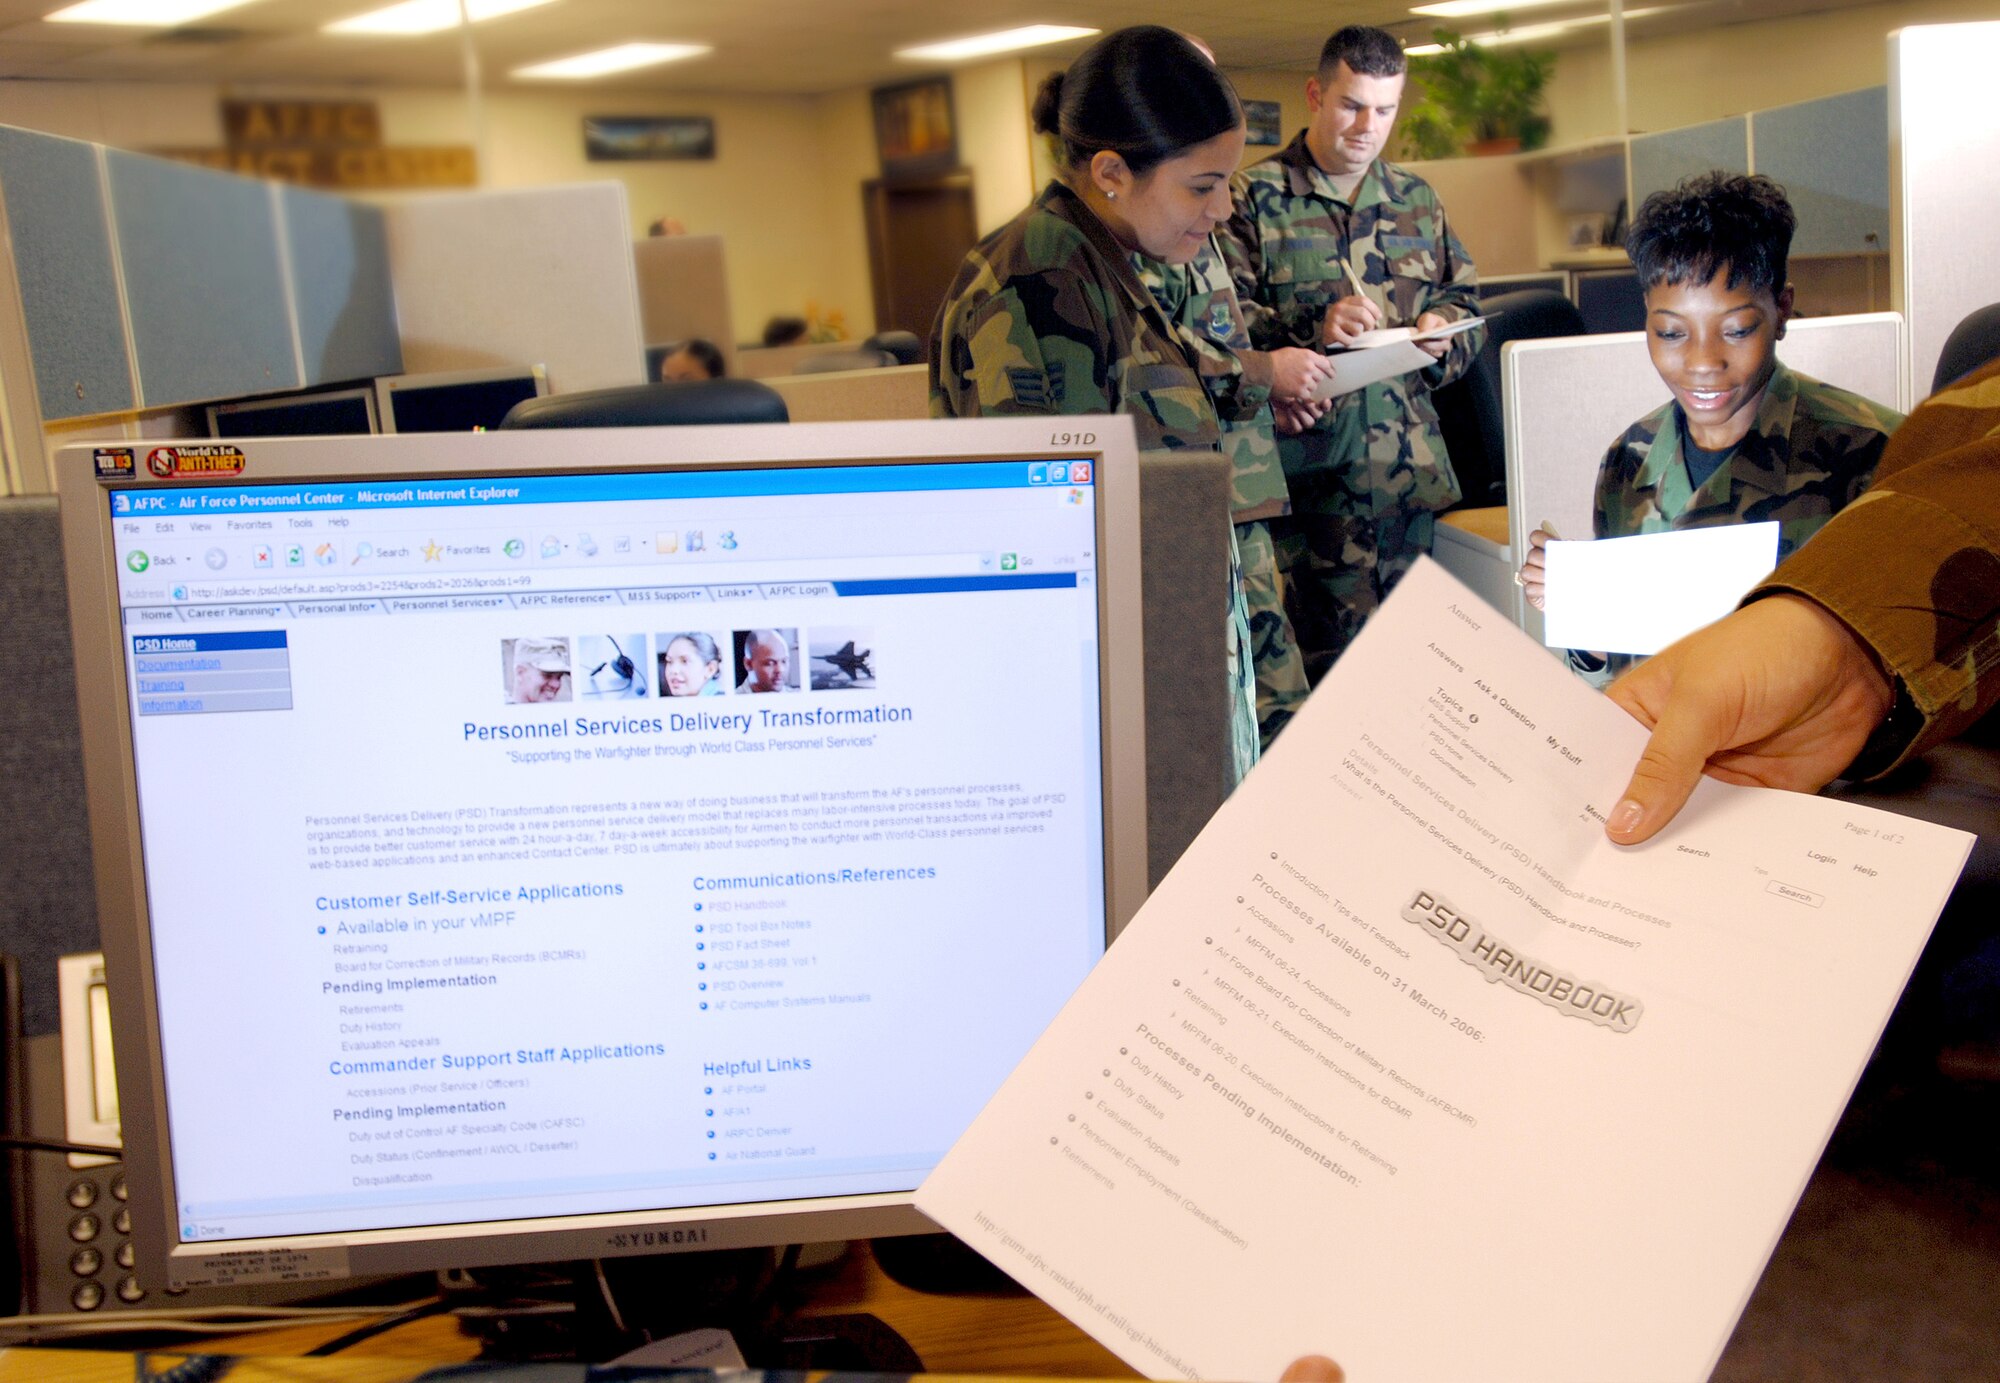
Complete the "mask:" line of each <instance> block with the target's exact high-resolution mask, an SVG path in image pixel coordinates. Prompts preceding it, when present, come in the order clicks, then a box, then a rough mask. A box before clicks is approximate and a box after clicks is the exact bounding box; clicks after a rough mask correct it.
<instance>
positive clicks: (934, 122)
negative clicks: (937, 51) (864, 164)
mask: <svg viewBox="0 0 2000 1383" xmlns="http://www.w3.org/2000/svg"><path fill="white" fill-rule="evenodd" d="M874 94H875V150H876V153H878V154H879V155H880V156H881V159H882V176H883V177H884V178H888V179H891V180H893V179H897V178H908V177H918V176H927V175H929V174H932V173H942V172H944V171H946V170H947V169H951V168H956V167H957V166H958V126H957V122H956V121H955V120H954V119H953V118H952V108H951V79H950V78H949V77H931V78H928V79H926V80H924V81H921V82H909V83H906V84H905V85H902V86H883V87H877V88H876V89H875V93H874Z"/></svg>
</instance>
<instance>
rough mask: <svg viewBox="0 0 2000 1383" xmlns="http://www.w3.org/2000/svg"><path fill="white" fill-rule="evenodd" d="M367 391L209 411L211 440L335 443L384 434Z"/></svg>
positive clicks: (216, 406)
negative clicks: (289, 439)
mask: <svg viewBox="0 0 2000 1383" xmlns="http://www.w3.org/2000/svg"><path fill="white" fill-rule="evenodd" d="M379 430H380V429H379V427H378V424H377V419H376V413H375V391H374V390H373V389H371V388H369V387H368V386H367V385H365V384H364V385H361V386H359V387H356V388H351V389H327V390H322V391H320V392H318V393H309V394H280V395H278V396H276V397H274V398H268V399H237V400H232V401H231V402H229V403H212V404H210V405H209V406H208V435H209V436H211V437H333V436H354V435H358V434H361V433H367V432H376V431H379Z"/></svg>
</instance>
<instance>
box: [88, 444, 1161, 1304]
mask: <svg viewBox="0 0 2000 1383" xmlns="http://www.w3.org/2000/svg"><path fill="white" fill-rule="evenodd" d="M1088 421H1089V424H1090V426H1089V427H1088V428H1072V427H1067V426H1066V427H1062V428H1054V429H1052V428H1051V426H1050V425H1049V423H1048V422H1047V421H1046V420H1034V421H1030V420H1026V419H1022V420H992V421H981V422H966V421H960V422H920V421H911V422H885V423H866V424H841V423H831V424H814V425H798V426H764V425H759V426H739V427H706V428H704V427H687V428H667V429H622V430H608V431H606V430H574V431H568V430H555V431H530V432H498V433H487V434H467V435H464V436H446V435H434V436H429V437H408V436H395V437H370V438H354V439H344V440H334V439H302V440H282V441H256V440H252V441H247V442H245V443H243V444H242V446H241V447H240V448H239V449H238V451H239V452H240V456H241V467H240V471H238V473H235V474H229V475H219V474H217V473H216V470H215V467H214V466H213V465H212V464H209V463H210V462H211V461H212V460H213V458H206V459H204V466H205V467H206V468H205V469H200V470H198V471H196V472H195V473H193V474H192V475H191V476H190V477H189V478H182V479H174V478H165V479H162V478H159V477H157V476H156V475H155V474H154V473H153V471H152V469H151V468H150V467H148V466H145V465H138V466H135V465H134V464H133V453H132V451H131V450H130V449H125V448H91V447H88V446H78V447H70V448H67V449H66V450H65V452H64V454H63V455H62V456H61V458H60V460H59V463H58V468H59V489H60V498H61V506H62V510H63V523H64V533H65V555H66V560H67V565H68V568H69V575H70V582H71V608H72V609H73V610H75V611H76V612H77V616H76V619H75V622H74V629H75V636H76V641H77V646H76V650H75V654H76V658H77V681H78V685H79V688H80V697H79V700H80V705H81V712H82V722H83V726H84V745H83V750H84V768H85V781H86V788H87V795H88V798H89V804H90V818H91V828H92V847H93V855H94V861H95V870H96V875H97V887H98V899H99V904H100V908H101V912H102V939H103V949H104V954H105V963H106V976H107V982H108V987H109V994H110V1000H111V1021H112V1028H113V1032H114V1035H115V1040H116V1043H117V1050H118V1054H119V1060H118V1079H119V1096H120V1107H121V1111H122V1114H123V1134H124V1146H125V1158H126V1167H127V1175H128V1180H129V1182H130V1185H131V1188H132V1200H131V1206H132V1210H133V1215H134V1221H135V1225H134V1233H135V1238H136V1240H137V1242H138V1246H139V1251H140V1255H141V1258H142V1259H143V1260H144V1266H146V1267H147V1271H148V1273H149V1275H150V1276H151V1277H152V1279H153V1280H155V1281H172V1282H175V1283H179V1284H186V1285H195V1284H202V1283H214V1282H218V1281H233V1282H257V1281H262V1280H268V1279H269V1278H271V1277H273V1276H274V1275H275V1276H282V1277H286V1278H289V1279H297V1278H299V1277H300V1276H301V1275H305V1276H311V1275H324V1276H328V1277H339V1276H342V1275H347V1274H362V1273H378V1272H393V1271H401V1270H407V1269H418V1268H426V1267H434V1266H443V1265H461V1266H476V1265H481V1264H494V1263H506V1262H522V1261H547V1260H575V1259H589V1258H596V1257H603V1256H607V1255H619V1254H634V1253H648V1252H658V1251H662V1250H684V1249H702V1248H720V1247H740V1246H754V1245H764V1244H773V1243H786V1242H796V1241H800V1240H817V1239H827V1238H845V1237H852V1236H857V1235H879V1234H893V1233H898V1232H909V1231H918V1230H924V1229H928V1228H930V1226H929V1224H928V1222H926V1221H924V1220H923V1219H922V1217H921V1216H919V1215H918V1214H917V1213H916V1212H915V1211H914V1210H913V1209H912V1208H911V1207H910V1206H909V1203H908V1201H909V1193H910V1191H911V1189H912V1188H913V1187H915V1186H916V1185H917V1183H918V1182H919V1181H920V1180H921V1178H922V1177H923V1175H924V1173H925V1171H926V1170H927V1169H928V1168H929V1167H930V1166H931V1165H932V1163H933V1162H934V1160H935V1159H936V1158H938V1157H939V1156H940V1155H941V1154H942V1153H943V1152H944V1150H945V1149H946V1148H947V1147H948V1146H949V1145H950V1144H951V1142H952V1141H953V1139H954V1138H955V1137H956V1136H957V1134H958V1133H959V1132H960V1130H961V1129H962V1128H963V1126H964V1125H965V1124H966V1123H968V1122H969V1121H970V1119H971V1118H972V1116H973V1115H974V1113H976V1112H977V1110H978V1109H979V1107H980V1105H981V1103H982V1102H983V1101H984V1100H985V1098H986V1097H987V1095H988V1094H989V1093H990V1092H991V1091H992V1090H993V1089H994V1088H995V1087H996V1086H997V1085H998V1083H999V1082H1000V1081H1001V1079H1002V1078H1004V1077H1005V1075H1006V1074H1007V1073H1008V1071H1009V1070H1010V1069H1011V1068H1012V1066H1013V1064H1014V1062H1015V1061H1016V1059H1017V1058H1018V1057H1019V1056H1020V1055H1021V1054H1022V1053H1023V1052H1024V1051H1025V1050H1026V1048H1027V1047H1028V1045H1029V1044H1030V1043H1031V1042H1032V1041H1033V1040H1034V1039H1035V1037H1036V1036H1037V1035H1038V1034H1039V1033H1040V1032H1041V1030H1042V1028H1043V1027H1044V1025H1045V1024H1046V1023H1047V1022H1048V1020H1049V1019H1050V1018H1051V1017H1052V1016H1053V1015H1054V1013H1055V1012H1056V1010H1057V1008H1058V1007H1059V1006H1060V1005H1061V1004H1062V1003H1063V1001H1064V1000H1065V998H1066V997H1067V996H1068V995H1069V993H1070V991H1071V989H1072V988H1073V986H1074V985H1076V983H1077V982H1078V981H1079V980H1081V979H1082V977H1083V975H1084V974H1085V972H1086V971H1087V970H1088V969H1089V968H1090V966H1091V965H1092V964H1093V962H1094V961H1095V960H1096V959H1097V958H1098V956H1099V955H1100V953H1101V952H1102V950H1103V948H1104V946H1105V945H1106V944H1107V941H1108V939H1109V937H1110V936H1111V935H1113V934H1114V933H1115V932H1116V930H1117V929H1118V927H1119V926H1120V925H1122V923H1123V922H1124V920H1125V919H1126V918H1128V917H1129V916H1130V915H1131V913H1132V912H1133V911H1134V910H1135V909H1136V907H1137V906H1138V903H1139V901H1140V898H1141V896H1142V894H1143V892H1144V889H1145V870H1146V849H1145V811H1144V794H1145V773H1144V763H1143V752H1144V751H1143V744H1142V743H1141V739H1142V737H1143V731H1142V729H1141V726H1142V723H1143V717H1142V715H1141V714H1140V709H1139V708H1140V705H1141V701H1142V694H1141V676H1142V673H1141V667H1142V650H1141V648H1140V645H1139V641H1138V639H1139V636H1138V631H1139V629H1140V627H1141V611H1140V608H1139V606H1140V599H1139V554H1138V467H1137V462H1136V457H1135V453H1134V451H1133V449H1132V434H1131V431H1130V424H1129V421H1128V420H1126V419H1122V418H1103V419H1090V420H1088ZM170 473H174V472H172V471H171V470H170ZM154 1263H157V1264H159V1268H158V1269H157V1270H155V1269H153V1268H152V1267H151V1266H150V1265H152V1264H154Z"/></svg>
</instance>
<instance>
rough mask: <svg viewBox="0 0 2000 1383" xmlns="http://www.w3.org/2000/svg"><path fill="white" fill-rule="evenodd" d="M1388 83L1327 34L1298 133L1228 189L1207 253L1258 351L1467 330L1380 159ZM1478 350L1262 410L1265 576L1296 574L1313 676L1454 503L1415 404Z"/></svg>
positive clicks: (1355, 41)
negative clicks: (1455, 325) (1375, 332)
mask: <svg viewBox="0 0 2000 1383" xmlns="http://www.w3.org/2000/svg"><path fill="white" fill-rule="evenodd" d="M1404 75H1405V64H1404V60H1403V50H1402V47H1401V45H1399V44H1398V43H1397V42H1396V40H1395V39H1394V38H1393V37H1392V36H1390V35H1389V34H1387V33H1385V32H1383V31H1382V30H1380V29H1370V28H1364V27H1361V26H1350V27H1349V28H1345V29H1342V30H1341V31H1340V32H1339V33H1336V34H1335V35H1334V36H1333V37H1332V38H1330V39H1328V40H1327V42H1326V46H1325V48H1324V49H1322V50H1321V53H1320V65H1319V71H1318V73H1317V75H1315V76H1314V77H1313V78H1312V80H1310V81H1308V82H1307V83H1306V107H1307V109H1308V110H1309V111H1310V112H1311V113H1312V120H1311V123H1310V124H1308V125H1307V127H1306V128H1305V129H1304V130H1303V131H1301V132H1300V134H1299V135H1298V137H1297V138H1295V139H1293V140H1292V142H1291V143H1290V144H1289V145H1287V146H1286V147H1285V148H1284V149H1283V150H1282V151H1281V152H1279V153H1277V154H1275V155H1273V156H1272V157H1271V158H1268V159H1266V160H1264V161H1263V162H1262V163H1259V164H1256V165H1254V166H1253V167H1251V168H1248V169H1246V170H1244V171H1243V172H1241V173H1239V174H1237V177H1236V181H1235V185H1234V188H1233V191H1234V194H1235V203H1236V210H1235V215H1234V216H1233V217H1232V218H1231V219H1230V222H1229V225H1228V226H1227V228H1226V229H1225V230H1224V231H1223V233H1222V234H1221V237H1220V243H1221V245H1222V249H1223V253H1224V255H1225V257H1226V258H1227V261H1228V265H1229V272H1230V277H1231V278H1232V279H1233V280H1234V282H1235V286H1236V292H1237V296H1238V297H1239V298H1240V299H1241V300H1242V303H1243V311H1244V316H1245V318H1246V319H1247V321H1248V325H1249V331H1250V341H1251V343H1252V344H1253V345H1255V346H1257V347H1258V348H1259V349H1262V350H1272V349H1275V348H1277V347H1279V346H1288V345H1289V346H1307V347H1314V348H1317V347H1321V346H1341V345H1345V344H1346V343H1347V342H1349V341H1351V340H1353V339H1354V337H1355V336H1357V335H1358V334H1359V333H1361V332H1363V331H1367V330H1369V329H1371V328H1374V327H1381V326H1409V327H1415V328H1416V329H1418V330H1420V331H1421V330H1427V329H1430V328H1433V327H1439V326H1443V325H1445V324H1446V323H1448V322H1451V321H1455V320H1459V319H1461V318H1465V317H1470V316H1474V315H1476V314H1477V306H1476V294H1475V292H1474V285H1475V283H1476V276H1475V273H1474V270H1473V266H1472V261H1471V259H1470V258H1469V257H1468V256H1467V254H1466V253H1465V247H1464V246H1463V245H1461V244H1460V243H1459V242H1458V238H1457V237H1456V236H1454V235H1453V234H1452V233H1451V230H1450V228H1449V227H1448V226H1447V225H1446V224H1445V219H1444V212H1443V209H1442V208H1441V207H1439V205H1438V200H1437V196H1436V194H1435V193H1433V192H1432V191H1431V189H1430V187H1429V185H1428V184H1426V183H1425V182H1424V181H1423V180H1422V179H1421V178H1419V177H1417V176H1416V175H1415V174H1413V173H1410V172H1407V171H1406V170H1404V169H1402V168H1399V167H1397V166H1396V165H1395V164H1392V163H1388V162H1386V161H1384V160H1383V159H1382V158H1381V157H1380V154H1381V151H1382V147H1383V145H1384V144H1385V143H1386V142H1387V140H1388V136H1389V129H1390V126H1391V125H1392V124H1393V123H1394V121H1395V118H1396V108H1397V106H1398V105H1399V104H1400V103H1401V101H1402V94H1403V80H1404ZM1357 285H1358V286H1357ZM1482 337H1483V332H1482V331H1481V330H1480V329H1479V328H1474V329H1473V330H1471V331H1468V332H1463V333H1461V334H1459V335H1457V336H1454V337H1451V338H1450V339H1449V340H1448V341H1438V342H1430V343H1427V344H1426V345H1425V349H1426V350H1427V352H1428V353H1429V354H1430V355H1432V356H1433V357H1434V358H1435V359H1436V360H1437V361H1438V364H1436V365H1434V366H1430V367H1428V368H1426V369H1423V370H1420V371H1417V372H1415V373H1413V374H1409V375H1403V376H1399V377H1396V378H1392V379H1389V380H1385V381H1383V382H1382V383H1379V384H1370V385H1367V386H1364V387H1363V388H1361V389H1357V390H1355V391H1353V392H1351V393H1347V394H1343V395H1341V396H1339V397H1338V398H1336V399H1334V400H1333V403H1332V407H1331V408H1327V409H1324V410H1323V411H1322V410H1321V409H1319V408H1318V407H1317V406H1315V407H1305V408H1296V407H1289V408H1288V407H1284V406H1280V407H1279V408H1278V409H1277V410H1276V412H1277V424H1278V433H1279V441H1278V447H1279V452H1280V455H1281V456H1282V458H1283V460H1284V469H1285V473H1286V475H1287V477H1288V478H1289V480H1290V482H1291V495H1292V505H1293V509H1294V514H1293V517H1292V518H1290V519H1289V520H1286V521H1284V523H1283V525H1282V527H1283V530H1284V536H1283V538H1282V539H1281V543H1280V548H1281V553H1280V560H1281V561H1284V560H1285V559H1286V558H1287V557H1293V558H1296V559H1297V561H1296V564H1295V565H1292V574H1293V601H1292V617H1293V623H1294V627H1295V629H1296V630H1297V633H1298V637H1299V641H1300V643H1301V645H1302V646H1303V648H1304V651H1305V656H1306V666H1307V670H1308V671H1309V672H1310V673H1311V674H1312V675H1313V676H1314V677H1317V676H1318V675H1319V674H1320V673H1322V672H1324V671H1325V669H1326V668H1327V667H1328V666H1330V665H1331V664H1332V661H1333V659H1334V658H1335V657H1337V656H1338V655H1339V653H1340V651H1341V649H1343V648H1345V647H1346V645H1347V643H1348V641H1349V640H1350V639H1352V638H1353V637H1354V635H1355V633H1356V632H1357V631H1358V630H1359V629H1360V627H1361V624H1362V622H1363V621H1364V620H1366V619H1367V617H1368V615H1369V614H1370V613H1371V612H1372V611H1373V610H1374V609H1375V607H1376V606H1377V605H1379V604H1380V603H1381V601H1382V598H1383V597H1384V596H1385V595H1387V594H1388V592H1389V590H1390V588H1391V587H1393V586H1394V585H1395V583H1396V581H1397V579H1398V578H1399V577H1400V576H1401V575H1402V573H1403V572H1404V571H1406V570H1408V569H1409V567H1410V566H1411V565H1412V564H1413V563H1414V562H1415V561H1416V559H1417V557H1418V555H1419V554H1420V553H1424V552H1428V551H1429V550H1430V546H1431V534H1432V531H1433V528H1434V525H1435V514H1436V512H1437V511H1438V510H1440V509H1444V508H1447V507H1448V506H1450V505H1451V504H1453V503H1454V502H1456V501H1457V499H1458V497H1459V488H1458V480H1457V478H1456V477H1455V476H1454V475H1453V474H1452V470H1451V463H1450V461H1449V459H1448V458H1447V457H1446V455H1445V450H1444V439H1443V437H1442V436H1441V435H1440V433H1439V431H1438V425H1437V412H1436V410H1435V409H1434V408H1433V407H1432V406H1431V400H1430V394H1431V391H1432V390H1434V389H1436V388H1438V387H1439V386H1441V385H1444V384H1446V383H1449V382H1450V381H1451V380H1453V379H1455V378H1457V377H1458V376H1459V375H1460V374H1462V373H1464V371H1465V369H1466V367H1467V366H1468V365H1470V364H1471V363H1472V359H1473V357H1474V356H1476V355H1477V354H1478V352H1479V347H1480V344H1481V340H1482ZM1334 365H1335V378H1336V381H1337V380H1338V377H1339V360H1338V357H1336V358H1335V362H1334Z"/></svg>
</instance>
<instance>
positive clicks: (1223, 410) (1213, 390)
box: [1195, 334, 1271, 423]
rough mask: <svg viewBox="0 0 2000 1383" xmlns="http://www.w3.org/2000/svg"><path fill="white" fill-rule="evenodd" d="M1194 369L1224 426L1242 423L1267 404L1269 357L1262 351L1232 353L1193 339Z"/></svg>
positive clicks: (1201, 339)
mask: <svg viewBox="0 0 2000 1383" xmlns="http://www.w3.org/2000/svg"><path fill="white" fill-rule="evenodd" d="M1195 365H1196V367H1197V368H1198V369H1199V370H1200V371H1201V382H1202V385H1203V387H1204V388H1206V389H1207V390H1208V396H1209V398H1211V399H1213V400H1214V401H1215V414H1216V416H1217V417H1218V418H1220V419H1222V420H1223V421H1224V422H1230V423H1234V422H1244V421H1247V420H1248V419H1251V418H1254V417H1256V416H1257V413H1258V411H1259V410H1260V409H1262V408H1263V407H1264V405H1265V404H1267V403H1269V402H1270V401H1271V357H1270V356H1269V355H1267V354H1265V353H1264V352H1263V351H1252V350H1244V351H1240V352H1239V351H1234V350H1230V349H1228V348H1227V347H1225V346H1222V345H1220V344H1219V343H1217V342H1214V341H1210V340H1206V339H1204V338H1202V337H1201V336H1200V335H1198V334H1197V335H1196V337H1195Z"/></svg>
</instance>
